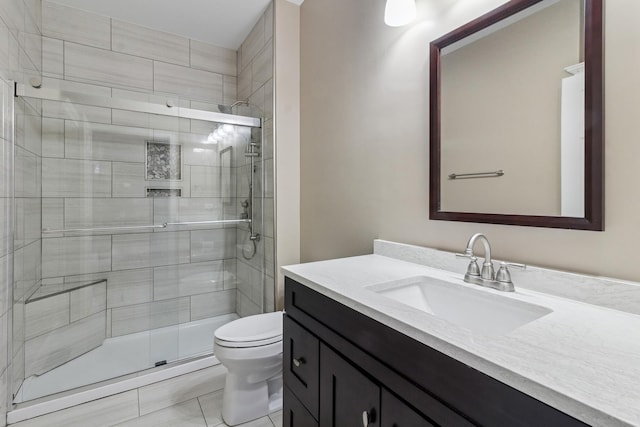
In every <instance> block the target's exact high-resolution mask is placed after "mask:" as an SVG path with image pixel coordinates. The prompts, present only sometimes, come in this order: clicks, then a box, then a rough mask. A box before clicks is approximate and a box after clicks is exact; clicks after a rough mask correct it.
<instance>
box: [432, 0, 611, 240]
mask: <svg viewBox="0 0 640 427" xmlns="http://www.w3.org/2000/svg"><path fill="white" fill-rule="evenodd" d="M541 1H543V0H512V1H510V2H508V3H506V4H504V5H503V6H501V7H499V8H497V9H495V10H493V11H491V12H489V13H487V14H486V15H483V16H481V17H479V18H478V19H475V20H473V21H471V22H469V23H468V24H466V25H463V26H462V27H460V28H458V29H456V30H454V31H452V32H450V33H449V34H446V35H444V36H443V37H441V38H439V39H437V40H435V41H433V42H432V43H431V46H430V49H431V52H430V55H431V64H430V122H429V125H430V149H429V155H430V171H429V177H430V182H429V191H430V196H429V203H430V206H429V218H430V219H433V220H445V221H464V222H478V223H490V224H509V225H522V226H532V227H548V228H567V229H577V230H594V231H603V230H604V182H603V181H604V174H603V172H604V84H603V77H604V72H603V70H604V62H603V1H604V0H585V17H584V18H585V22H584V31H585V34H584V58H585V179H584V182H585V217H584V218H571V217H561V216H536V215H502V214H489V213H471V212H447V211H442V210H440V188H441V187H440V179H441V165H440V155H441V145H440V144H441V141H440V133H441V128H440V114H441V111H440V77H441V74H440V73H441V69H440V68H441V63H440V52H441V50H442V49H444V48H445V47H447V46H449V45H451V44H453V43H455V42H457V41H459V40H461V39H464V38H465V37H468V36H470V35H472V34H474V33H476V32H478V31H480V30H483V29H484V28H487V27H489V26H491V25H493V24H495V23H497V22H500V21H502V20H503V19H505V18H508V17H509V16H511V15H514V14H516V13H518V12H521V11H522V10H524V9H527V8H528V7H531V6H533V5H535V4H537V3H540V2H541Z"/></svg>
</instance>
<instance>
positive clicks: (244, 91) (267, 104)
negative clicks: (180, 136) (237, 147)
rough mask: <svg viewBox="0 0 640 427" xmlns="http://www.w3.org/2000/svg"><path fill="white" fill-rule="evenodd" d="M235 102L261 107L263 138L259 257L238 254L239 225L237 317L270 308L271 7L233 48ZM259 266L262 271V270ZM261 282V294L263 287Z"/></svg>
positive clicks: (243, 241)
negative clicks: (236, 80) (235, 68)
mask: <svg viewBox="0 0 640 427" xmlns="http://www.w3.org/2000/svg"><path fill="white" fill-rule="evenodd" d="M238 71H239V74H238V99H242V100H246V99H248V100H249V103H250V105H253V106H256V107H258V108H259V109H261V111H262V113H263V117H264V122H263V131H264V139H263V141H262V146H261V147H260V152H261V154H262V156H261V157H260V158H259V159H260V160H258V161H256V162H255V163H256V165H257V167H256V172H255V174H254V194H256V195H260V194H263V196H264V198H263V199H262V202H261V201H260V198H259V197H258V198H255V197H254V199H255V205H254V211H255V215H256V218H255V220H256V223H260V220H261V215H262V213H264V222H263V224H264V226H263V228H262V229H261V230H260V229H256V230H255V231H257V232H258V233H260V234H261V239H260V242H259V244H258V253H257V254H256V256H255V257H253V258H252V259H250V260H247V259H245V258H244V257H243V256H242V245H249V243H248V241H247V230H246V227H238V237H237V240H238V250H237V256H236V258H237V261H238V263H237V269H238V295H237V303H238V313H239V314H240V315H242V316H246V315H250V314H256V313H259V312H261V311H262V310H261V306H262V304H264V310H265V311H273V310H274V299H273V293H274V283H275V282H274V269H275V259H274V192H273V175H274V174H273V172H274V171H273V164H274V162H273V156H274V150H273V3H272V4H271V5H270V6H269V7H268V8H267V10H266V11H265V12H264V14H263V15H262V17H261V18H260V19H259V20H258V22H257V23H256V25H255V26H254V28H253V29H252V30H251V32H250V33H249V35H248V36H247V38H246V39H245V41H244V42H243V43H242V46H241V47H240V49H239V50H238ZM249 163H250V162H249V159H248V158H246V159H244V162H242V161H241V162H240V164H239V165H238V170H237V172H236V175H237V176H238V198H240V199H243V198H247V195H248V194H249V190H248V175H249ZM263 263H264V268H263ZM263 280H264V290H263V287H262V283H263Z"/></svg>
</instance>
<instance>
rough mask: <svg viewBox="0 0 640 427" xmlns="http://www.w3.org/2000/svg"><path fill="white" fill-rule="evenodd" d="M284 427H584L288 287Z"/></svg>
mask: <svg viewBox="0 0 640 427" xmlns="http://www.w3.org/2000/svg"><path fill="white" fill-rule="evenodd" d="M285 311H286V314H285V320H284V342H283V344H284V350H283V351H284V356H283V363H284V365H283V368H284V374H283V375H284V385H285V393H284V410H283V420H284V424H283V425H284V426H285V427H313V426H320V427H354V426H365V425H367V426H369V427H405V426H406V427H421V426H425V427H428V426H446V427H458V426H460V427H468V426H510V427H518V426H522V427H524V426H554V427H565V426H566V427H574V426H587V424H584V423H582V422H581V421H578V420H576V419H575V418H573V417H571V416H569V415H567V414H564V413H562V412H560V411H558V410H557V409H555V408H552V407H550V406H548V405H546V404H545V403H542V402H540V401H538V400H536V399H534V398H532V397H530V396H528V395H526V394H524V393H522V392H520V391H518V390H516V389H514V388H512V387H510V386H507V385H505V384H503V383H501V382H499V381H497V380H495V379H493V378H491V377H489V376H487V375H486V374H483V373H482V372H480V371H477V370H475V369H473V368H471V367H469V366H466V365H465V364H463V363H461V362H459V361H457V360H455V359H453V358H451V357H449V356H446V355H444V354H442V353H440V352H438V351H436V350H434V349H432V348H430V347H428V346H426V345H424V344H422V343H420V342H418V341H415V340H414V339H412V338H410V337H408V336H406V335H404V334H402V333H400V332H398V331H396V330H394V329H392V328H390V327H388V326H386V325H383V324H381V323H379V322H378V321H376V320H373V319H372V318H370V317H367V316H365V315H363V314H361V313H358V312H356V311H355V310H353V309H351V308H349V307H347V306H345V305H342V304H340V303H338V302H337V301H335V300H333V299H331V298H328V297H326V296H324V295H322V294H320V293H318V292H316V291H313V290H312V289H310V288H308V287H306V286H304V285H301V284H300V283H297V282H296V281H294V280H292V279H290V278H288V277H287V278H286V279H285Z"/></svg>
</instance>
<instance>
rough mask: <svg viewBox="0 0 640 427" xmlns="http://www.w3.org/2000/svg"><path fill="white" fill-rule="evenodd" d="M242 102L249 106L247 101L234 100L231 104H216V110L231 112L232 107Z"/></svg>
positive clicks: (225, 112)
mask: <svg viewBox="0 0 640 427" xmlns="http://www.w3.org/2000/svg"><path fill="white" fill-rule="evenodd" d="M242 104H244V105H246V106H249V101H236V102H234V103H233V104H231V105H224V104H218V111H220V112H221V113H224V114H233V107H235V106H237V105H242Z"/></svg>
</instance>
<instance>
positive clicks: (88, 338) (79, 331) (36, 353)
mask: <svg viewBox="0 0 640 427" xmlns="http://www.w3.org/2000/svg"><path fill="white" fill-rule="evenodd" d="M105 331H106V313H105V312H104V311H103V312H100V313H98V314H94V315H93V316H90V317H87V318H85V319H82V320H79V321H77V322H74V323H71V324H69V325H67V326H63V327H61V328H58V329H56V330H54V331H52V332H49V333H46V334H44V335H40V336H38V337H36V338H33V339H31V340H28V341H27V342H26V344H25V375H26V376H27V377H28V376H31V375H34V374H36V375H39V374H42V373H44V372H46V371H48V370H50V369H52V368H55V367H56V366H60V365H62V364H63V363H65V362H68V361H69V360H71V359H74V358H76V357H78V356H80V355H81V354H83V353H86V352H87V351H89V350H92V349H94V348H96V347H98V346H99V345H101V344H102V341H104V339H105V336H106V335H105Z"/></svg>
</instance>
